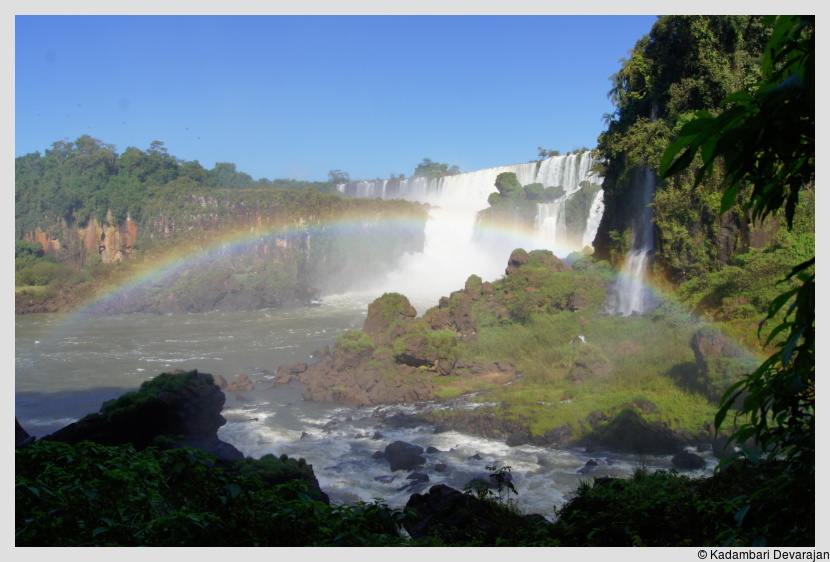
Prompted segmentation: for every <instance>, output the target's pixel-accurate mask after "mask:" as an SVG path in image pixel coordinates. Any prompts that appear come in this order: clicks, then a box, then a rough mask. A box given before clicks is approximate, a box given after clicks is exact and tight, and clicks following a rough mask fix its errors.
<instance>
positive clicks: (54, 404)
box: [15, 294, 715, 518]
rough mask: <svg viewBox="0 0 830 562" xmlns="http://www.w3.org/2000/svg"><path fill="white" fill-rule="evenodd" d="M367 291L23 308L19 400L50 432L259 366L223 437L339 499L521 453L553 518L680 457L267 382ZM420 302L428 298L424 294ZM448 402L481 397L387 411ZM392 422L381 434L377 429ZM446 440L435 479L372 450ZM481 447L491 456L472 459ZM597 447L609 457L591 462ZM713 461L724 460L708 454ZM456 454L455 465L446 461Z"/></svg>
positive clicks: (458, 484) (451, 478)
mask: <svg viewBox="0 0 830 562" xmlns="http://www.w3.org/2000/svg"><path fill="white" fill-rule="evenodd" d="M370 301H371V297H370V296H369V295H368V294H367V295H339V296H338V295H334V296H329V297H326V298H325V299H324V301H323V303H322V304H321V305H320V306H316V307H309V308H301V309H293V310H260V311H256V312H212V313H206V314H182V315H172V316H157V315H141V314H133V315H123V316H84V315H81V314H77V313H76V314H30V315H24V316H18V317H16V319H15V387H16V388H15V390H16V393H15V410H16V415H17V417H18V419H19V420H20V423H21V424H22V425H23V427H24V428H25V429H26V430H27V431H28V432H29V433H31V434H33V435H36V436H39V437H42V436H44V435H47V434H49V433H51V432H53V431H55V430H57V429H59V428H61V427H63V426H64V425H66V424H69V423H71V422H74V421H77V419H78V418H80V417H83V416H84V415H85V414H87V413H89V412H95V411H98V409H99V407H100V405H101V403H102V402H103V401H104V400H108V399H111V398H114V397H117V396H119V395H120V394H122V393H123V392H125V391H127V390H133V389H135V388H137V387H138V386H139V385H140V384H141V382H142V381H144V380H147V379H149V378H151V377H153V376H155V375H157V374H158V373H161V372H165V371H171V370H174V369H185V370H191V369H198V370H199V371H201V372H207V373H211V374H217V375H222V376H223V377H225V379H227V380H228V381H231V380H235V379H236V376H237V375H238V374H240V373H247V374H249V376H250V377H251V379H252V380H253V381H254V383H255V388H254V390H252V391H249V392H236V393H233V392H231V393H226V403H225V409H224V411H223V415H224V416H225V418H226V419H227V424H226V425H224V426H223V427H222V428H221V429H220V430H219V437H220V439H223V440H225V441H227V442H229V443H232V444H233V445H234V446H236V447H237V448H238V449H239V450H241V451H242V452H243V453H244V454H245V455H247V456H252V457H255V458H258V457H260V456H262V455H264V454H267V453H272V454H275V455H280V454H283V453H285V454H287V455H289V456H291V457H303V458H305V459H306V460H307V461H308V462H309V463H311V464H312V465H313V467H314V471H315V474H316V475H317V477H318V479H319V481H320V484H321V487H322V488H323V490H325V491H326V492H327V493H328V494H329V495H330V496H331V499H332V501H334V502H336V503H353V502H355V501H371V500H372V499H373V498H384V499H385V500H386V501H387V502H388V503H389V504H390V505H391V506H393V507H402V506H403V505H404V504H405V503H406V500H407V499H408V498H409V496H410V494H412V493H414V492H424V491H426V490H428V489H429V487H430V486H432V485H434V484H440V483H446V484H447V485H449V486H452V487H454V488H456V489H462V488H463V487H464V485H465V484H466V483H467V482H469V481H470V480H471V479H472V478H474V477H476V476H480V475H483V474H487V470H486V467H487V466H492V465H494V464H495V465H498V466H505V465H507V466H510V467H511V468H512V473H513V475H514V478H515V479H514V485H515V486H516V489H517V491H518V492H519V495H518V500H519V507H520V509H522V510H523V511H525V512H527V513H542V514H544V515H545V516H547V517H548V518H553V516H554V507H555V506H560V505H562V503H563V502H564V501H565V500H566V499H567V498H568V497H569V494H570V493H571V492H572V491H573V489H574V488H575V487H576V486H577V485H578V484H579V482H580V481H581V480H585V479H586V478H588V477H589V476H626V475H629V474H631V472H632V471H633V470H634V468H636V467H637V466H638V465H640V464H641V463H644V464H646V465H648V466H649V467H651V468H670V466H671V465H670V459H669V458H668V457H647V458H641V457H638V456H634V455H619V454H610V453H607V452H602V451H594V452H586V451H585V450H582V449H576V450H553V449H545V448H540V447H534V446H529V445H528V446H520V447H513V448H510V447H507V445H506V444H505V443H504V442H500V441H494V440H489V439H484V438H480V437H475V436H470V435H464V434H460V433H457V432H454V431H450V432H446V433H440V434H434V433H433V428H432V427H431V426H422V427H416V428H392V427H386V426H384V425H383V424H382V423H381V420H380V419H379V418H378V417H377V416H374V417H373V413H374V412H375V410H376V408H373V407H368V408H352V407H347V406H339V405H332V404H317V403H312V402H307V401H304V400H303V399H302V388H301V385H300V384H299V383H291V384H289V385H281V386H279V387H278V388H268V386H269V385H270V377H269V376H268V374H266V373H263V370H265V371H270V372H271V373H273V372H275V371H276V370H277V368H278V366H279V365H282V364H288V363H294V362H297V361H311V360H310V359H309V355H310V354H311V353H312V352H313V351H314V350H316V349H318V348H320V347H321V346H322V345H325V344H329V345H331V344H332V343H333V342H334V339H335V338H336V337H337V335H338V334H340V333H342V332H343V331H345V330H347V329H354V328H360V327H362V324H363V320H364V318H365V315H366V307H367V305H368V303H369V302H370ZM416 308H418V311H419V313H423V312H424V308H422V307H419V305H416ZM435 407H451V408H468V407H475V405H473V404H471V403H468V402H467V401H466V400H464V399H459V400H455V401H453V402H447V403H441V404H429V403H427V404H408V405H405V406H388V407H384V408H383V409H384V410H385V411H386V412H387V413H394V412H397V411H401V412H417V411H419V410H423V409H427V408H435ZM376 432H379V433H380V434H381V435H382V437H381V438H375V439H373V437H377V436H376V435H375V433H376ZM398 439H400V440H403V441H407V442H410V443H415V444H418V445H421V446H422V447H424V448H427V447H429V446H432V447H436V448H437V449H438V450H439V451H440V452H438V453H434V454H432V455H428V461H427V465H426V466H425V467H424V468H425V472H426V473H427V474H428V475H429V478H430V480H429V482H426V483H423V484H419V485H416V486H414V487H411V486H408V484H409V483H410V481H408V480H407V479H406V476H407V474H406V473H404V472H397V473H392V472H390V471H389V466H388V463H387V462H386V461H376V460H373V459H372V454H373V453H374V452H375V451H378V450H382V449H383V448H384V447H385V446H386V445H387V444H389V443H392V442H393V441H395V440H398ZM475 455H478V456H480V457H481V459H480V460H476V459H470V457H473V456H475ZM590 459H593V460H595V461H596V462H597V463H598V464H597V466H596V467H594V468H593V469H592V470H591V472H590V473H589V474H582V473H580V472H579V470H580V469H582V468H583V467H584V466H585V464H586V462H587V461H588V460H590ZM707 462H708V465H709V470H711V468H712V467H713V466H714V463H715V461H714V459H712V458H708V459H707ZM439 464H443V465H445V466H446V469H445V470H443V472H440V471H439V470H440V468H441V467H439V470H436V465H439Z"/></svg>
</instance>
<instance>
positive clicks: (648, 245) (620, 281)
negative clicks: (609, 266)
mask: <svg viewBox="0 0 830 562" xmlns="http://www.w3.org/2000/svg"><path fill="white" fill-rule="evenodd" d="M638 176H639V177H638V181H637V184H638V187H639V189H640V198H641V199H640V201H641V205H642V206H641V208H640V209H641V211H640V214H639V216H638V217H637V220H636V223H635V224H634V225H633V226H634V228H633V229H632V230H633V236H632V238H631V245H630V249H629V251H628V254H627V255H626V257H625V264H624V265H623V269H622V271H621V272H620V275H619V277H618V278H617V281H616V291H615V292H616V306H615V310H614V312H615V313H616V314H621V315H623V316H630V315H631V314H633V313H642V312H645V311H646V310H648V309H649V308H651V307H652V306H654V297H653V296H652V295H651V292H650V291H649V289H648V286H647V284H646V279H647V275H648V265H649V257H650V255H651V253H652V252H653V251H654V224H653V219H654V211H653V210H652V207H651V203H652V202H653V201H654V186H655V184H656V177H655V175H654V172H653V171H652V170H651V169H649V168H644V169H642V170H640V171H639V172H638Z"/></svg>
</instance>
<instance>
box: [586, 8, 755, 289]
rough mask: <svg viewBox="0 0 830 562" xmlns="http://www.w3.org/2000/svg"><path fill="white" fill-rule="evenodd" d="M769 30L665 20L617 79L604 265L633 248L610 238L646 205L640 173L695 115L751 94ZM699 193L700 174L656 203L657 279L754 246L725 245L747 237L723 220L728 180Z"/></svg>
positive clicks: (687, 274) (743, 23) (605, 144)
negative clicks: (734, 235)
mask: <svg viewBox="0 0 830 562" xmlns="http://www.w3.org/2000/svg"><path fill="white" fill-rule="evenodd" d="M769 34H770V28H769V27H768V26H767V25H765V24H764V23H763V18H762V17H761V16H699V15H693V16H661V17H660V18H658V21H657V22H656V23H655V25H654V26H653V27H652V29H651V31H650V33H649V34H648V35H647V36H645V37H643V38H642V39H640V40H639V41H637V43H636V45H635V46H634V48H633V49H632V50H631V52H630V56H629V58H628V59H626V60H623V61H621V63H622V68H621V69H620V71H619V72H618V73H617V74H615V75H614V76H612V78H611V79H612V83H613V87H612V90H611V92H610V93H609V95H610V97H611V100H612V102H613V103H614V104H615V111H614V114H613V115H608V116H607V119H608V129H607V131H605V132H604V133H602V135H600V138H599V152H600V157H601V161H602V167H603V170H602V175H603V177H604V178H605V181H604V184H603V190H604V200H605V212H604V214H603V218H602V223H601V225H600V229H599V231H598V235H597V239H596V241H595V243H594V247H595V249H596V250H597V252H598V255H599V257H600V258H602V259H609V260H611V261H612V262H617V261H619V260H621V259H622V256H624V254H625V252H627V251H628V249H629V246H628V245H621V244H618V243H615V241H614V240H613V237H612V233H613V232H616V233H618V234H619V233H623V232H625V231H626V230H627V229H629V228H630V227H631V225H630V223H629V221H630V220H631V217H635V216H637V214H638V210H639V208H641V206H642V202H641V201H640V198H639V197H636V196H634V194H636V193H637V186H638V184H639V182H640V181H641V172H640V170H642V169H644V168H648V169H651V170H657V169H658V168H659V167H660V163H661V159H662V157H663V153H664V152H665V149H666V148H667V147H668V145H669V144H670V142H671V138H672V136H673V135H674V134H675V133H676V132H677V131H678V130H679V129H680V128H682V126H683V125H684V123H687V122H688V121H689V120H690V119H691V117H692V115H693V114H694V113H695V112H696V111H700V110H708V111H713V110H715V109H716V108H717V107H718V105H719V104H720V103H721V102H723V100H725V99H726V98H727V97H728V96H729V95H730V94H732V93H734V92H737V91H739V90H742V89H744V88H746V87H747V86H748V85H749V84H751V83H752V82H754V81H755V80H756V78H757V77H758V76H759V73H760V64H759V62H758V58H759V57H760V55H761V53H762V52H763V49H764V44H765V42H766V39H767V38H768V37H769ZM711 171H712V177H711V178H710V179H707V181H704V182H702V183H698V184H696V183H695V181H694V177H693V175H692V174H689V173H683V174H678V175H676V176H673V177H671V178H666V177H664V178H662V181H660V182H659V184H658V185H657V190H656V193H655V196H654V223H655V225H656V229H655V234H656V240H655V242H656V253H655V260H654V261H655V270H656V271H659V272H660V273H661V274H662V275H663V276H665V277H666V278H668V279H669V280H670V281H672V282H678V283H679V282H682V281H685V280H687V279H689V278H691V277H694V276H696V275H699V274H701V273H704V272H708V271H714V270H717V269H719V268H720V267H722V266H723V265H724V262H727V261H728V260H729V259H730V258H731V257H732V256H733V255H735V254H738V253H741V252H743V251H746V249H747V243H746V241H745V240H744V239H739V240H738V241H737V243H733V242H730V241H729V239H724V237H723V233H724V232H729V231H732V232H738V233H744V234H742V235H744V236H745V233H746V232H747V230H748V225H747V222H746V221H745V220H744V219H743V218H742V217H741V216H739V215H738V214H735V213H730V214H727V215H724V216H723V217H721V216H720V214H719V211H720V189H719V184H720V178H721V177H722V174H723V167H722V165H721V164H720V163H715V165H714V166H713V167H712V170H711Z"/></svg>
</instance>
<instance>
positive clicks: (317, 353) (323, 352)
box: [311, 344, 331, 359]
mask: <svg viewBox="0 0 830 562" xmlns="http://www.w3.org/2000/svg"><path fill="white" fill-rule="evenodd" d="M329 355H331V354H330V352H329V346H328V344H326V345H324V346H323V347H321V348H319V349H315V350H314V351H312V352H311V358H312V359H322V358H324V357H328V356H329Z"/></svg>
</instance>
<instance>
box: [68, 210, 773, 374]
mask: <svg viewBox="0 0 830 562" xmlns="http://www.w3.org/2000/svg"><path fill="white" fill-rule="evenodd" d="M369 229H396V230H398V231H403V232H404V233H411V234H412V236H419V235H422V234H423V231H424V222H423V221H418V220H414V219H412V218H411V217H403V216H387V217H376V218H374V219H371V220H369V219H366V218H361V219H357V218H354V217H338V218H335V219H331V220H327V221H319V222H315V223H314V224H294V225H290V226H285V225H283V226H278V227H268V228H246V229H235V230H231V231H225V232H222V231H206V232H205V236H204V237H203V238H202V239H201V240H189V241H188V242H187V243H186V244H183V245H182V249H181V250H179V251H173V252H170V253H167V254H165V255H164V256H163V257H160V258H158V259H156V260H155V261H152V262H150V263H145V264H142V265H141V266H139V267H138V268H137V269H136V274H135V275H133V276H132V277H131V278H130V279H129V280H126V281H124V282H122V283H117V284H114V285H113V286H111V287H109V288H107V289H106V290H105V291H102V292H99V293H97V294H95V295H94V296H92V297H91V298H89V299H88V300H87V301H85V302H84V303H83V304H82V305H81V306H79V307H77V308H76V309H75V310H73V311H72V312H70V313H69V314H68V315H67V318H66V320H65V322H62V324H63V325H64V326H66V325H71V322H72V319H73V318H77V317H78V316H85V315H95V314H100V313H102V312H103V311H105V310H106V309H107V308H108V305H109V304H110V303H113V302H115V301H118V300H120V299H128V298H130V296H131V295H133V294H135V293H137V292H139V291H141V290H142V289H144V288H146V287H148V286H151V285H153V284H158V283H161V282H163V281H164V280H166V279H169V278H170V277H171V276H173V275H176V274H177V273H180V272H182V271H184V270H187V269H192V268H194V267H199V266H200V264H204V265H205V266H206V267H207V266H208V264H209V262H211V261H212V260H214V259H216V258H217V257H219V256H222V255H228V254H231V253H235V252H243V251H249V250H250V249H251V248H252V247H255V246H256V245H259V244H263V243H266V244H269V243H273V244H280V243H283V242H285V241H287V240H290V239H292V238H293V239H296V238H298V237H308V236H310V237H311V238H312V243H313V238H314V237H315V236H317V235H320V234H324V233H325V234H328V235H335V236H343V237H357V236H361V235H364V234H365V233H366V232H367V230H369ZM476 240H478V242H479V243H480V244H483V245H485V246H486V247H488V248H489V249H492V251H493V252H496V251H498V252H499V255H497V256H495V259H497V260H498V261H499V262H500V263H501V264H502V265H501V267H502V268H503V267H504V266H506V264H507V259H508V257H509V255H510V254H509V253H510V251H512V249H515V248H523V249H525V250H533V249H543V248H545V246H544V242H543V241H542V240H540V239H539V237H538V236H536V235H535V234H534V232H533V230H532V229H531V228H521V227H517V226H516V225H515V224H507V223H491V224H488V225H483V224H480V225H477V227H476ZM497 248H498V249H497ZM550 249H551V251H553V253H554V254H555V255H557V256H560V257H563V258H564V257H566V256H567V255H569V254H570V253H571V252H573V251H578V250H581V248H574V247H565V246H560V247H556V248H550ZM468 273H469V274H472V273H476V271H469V272H468ZM617 275H624V273H623V272H621V271H618V272H617ZM492 280H495V279H492ZM462 284H463V281H462ZM645 285H646V288H647V290H648V291H649V292H650V294H651V295H653V296H654V297H655V298H656V299H660V300H662V299H664V298H667V297H668V294H666V293H665V292H664V291H662V290H661V289H659V288H658V287H657V286H655V285H654V284H653V283H651V282H650V281H648V280H646V281H645ZM458 288H461V287H460V286H459V287H458ZM393 290H394V289H393ZM404 293H405V292H404ZM379 294H380V293H379ZM378 296H379V295H378ZM436 304H437V302H436ZM730 339H731V338H730ZM735 343H736V345H739V346H740V347H742V348H746V346H744V345H741V344H739V343H737V342H735ZM747 351H749V350H747ZM750 353H752V354H753V355H755V356H756V357H759V358H760V357H761V356H760V355H759V354H757V352H751V351H750Z"/></svg>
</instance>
